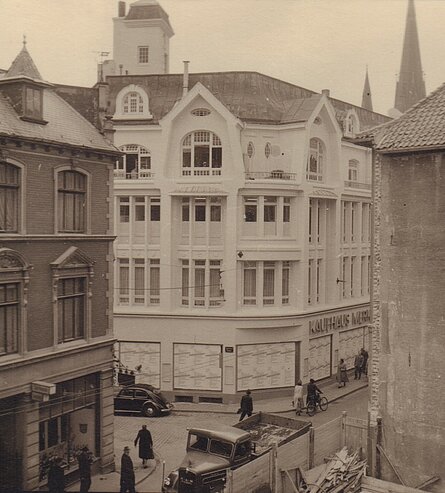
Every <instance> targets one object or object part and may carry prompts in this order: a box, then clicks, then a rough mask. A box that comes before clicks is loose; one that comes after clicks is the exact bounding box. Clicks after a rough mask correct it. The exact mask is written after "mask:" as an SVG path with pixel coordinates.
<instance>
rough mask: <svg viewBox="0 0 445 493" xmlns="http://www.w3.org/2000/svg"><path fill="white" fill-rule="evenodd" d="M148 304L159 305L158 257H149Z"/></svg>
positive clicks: (159, 272)
mask: <svg viewBox="0 0 445 493" xmlns="http://www.w3.org/2000/svg"><path fill="white" fill-rule="evenodd" d="M149 275H150V304H151V305H159V303H160V298H161V291H160V289H161V265H160V259H158V258H151V259H150V271H149Z"/></svg>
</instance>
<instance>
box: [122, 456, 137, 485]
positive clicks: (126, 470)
mask: <svg viewBox="0 0 445 493" xmlns="http://www.w3.org/2000/svg"><path fill="white" fill-rule="evenodd" d="M135 482H136V480H135V477H134V469H133V461H132V460H131V457H130V448H129V447H124V453H123V454H122V459H121V491H120V493H136V490H135Z"/></svg>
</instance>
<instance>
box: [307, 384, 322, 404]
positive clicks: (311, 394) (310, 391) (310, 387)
mask: <svg viewBox="0 0 445 493" xmlns="http://www.w3.org/2000/svg"><path fill="white" fill-rule="evenodd" d="M322 393H323V392H322V391H321V390H320V389H319V388H318V387H317V386H316V385H315V380H314V379H313V378H311V379H310V380H309V383H308V384H307V398H306V406H308V405H309V403H311V402H312V403H313V404H314V405H317V404H318V403H319V402H320V394H322Z"/></svg>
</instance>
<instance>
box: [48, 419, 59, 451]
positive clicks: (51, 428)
mask: <svg viewBox="0 0 445 493" xmlns="http://www.w3.org/2000/svg"><path fill="white" fill-rule="evenodd" d="M58 428H59V427H58V423H57V418H53V419H50V420H49V421H48V447H54V445H57V444H58V443H59V430H58Z"/></svg>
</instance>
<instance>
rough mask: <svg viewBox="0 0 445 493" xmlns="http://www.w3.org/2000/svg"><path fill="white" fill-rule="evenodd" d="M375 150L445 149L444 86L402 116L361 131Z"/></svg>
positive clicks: (363, 137) (361, 136) (362, 136)
mask: <svg viewBox="0 0 445 493" xmlns="http://www.w3.org/2000/svg"><path fill="white" fill-rule="evenodd" d="M359 137H360V138H361V139H363V140H365V139H370V138H373V139H374V141H375V146H376V149H377V150H380V151H390V150H391V151H403V150H422V149H423V148H427V149H431V148H432V147H433V148H434V147H441V146H445V84H442V85H441V86H440V87H439V88H438V89H436V90H435V91H434V92H432V93H431V94H430V95H429V96H427V97H426V98H424V99H422V100H421V101H419V102H418V103H417V104H415V105H414V106H413V107H412V108H410V109H409V110H408V111H407V112H406V113H404V114H403V115H402V116H400V117H399V118H397V119H396V120H393V121H391V122H389V123H386V124H384V125H380V126H378V127H375V128H373V129H371V130H370V131H368V132H364V133H362V134H361V135H360V136H359Z"/></svg>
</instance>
